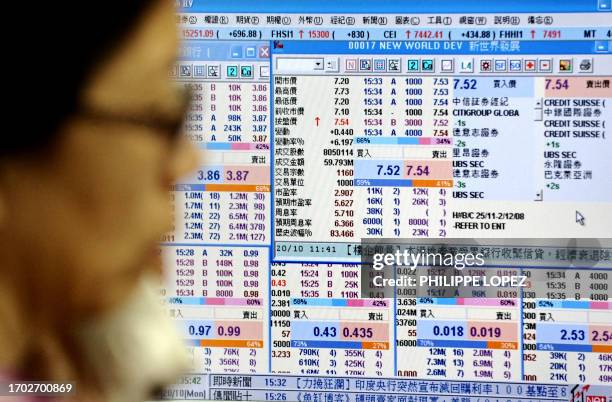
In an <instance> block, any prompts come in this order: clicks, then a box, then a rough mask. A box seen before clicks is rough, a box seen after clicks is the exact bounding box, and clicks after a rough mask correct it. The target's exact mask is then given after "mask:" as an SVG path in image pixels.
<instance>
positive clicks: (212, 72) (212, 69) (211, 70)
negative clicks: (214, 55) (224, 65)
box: [207, 65, 221, 78]
mask: <svg viewBox="0 0 612 402" xmlns="http://www.w3.org/2000/svg"><path fill="white" fill-rule="evenodd" d="M207 73H208V78H219V77H220V76H221V66H220V65H212V66H208V71H207Z"/></svg>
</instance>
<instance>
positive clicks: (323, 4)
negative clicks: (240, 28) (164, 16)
mask: <svg viewBox="0 0 612 402" xmlns="http://www.w3.org/2000/svg"><path fill="white" fill-rule="evenodd" d="M176 2H177V5H179V6H180V10H181V11H182V12H192V13H195V12H198V13H279V14H280V13H311V14H323V13H342V14H361V13H376V14H390V13H395V14H461V13H549V14H550V13H579V12H596V11H610V7H609V4H610V0H535V1H526V0H492V1H482V0H365V1H360V0H333V1H330V0H287V1H281V0H256V1H254V0H232V1H227V0H176Z"/></svg>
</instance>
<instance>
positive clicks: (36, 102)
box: [0, 0, 169, 157]
mask: <svg viewBox="0 0 612 402" xmlns="http://www.w3.org/2000/svg"><path fill="white" fill-rule="evenodd" d="M155 1H160V0H149V1H147V0H102V1H96V2H94V3H93V4H92V5H91V6H90V7H85V3H83V2H76V1H70V0H62V1H41V2H34V3H33V4H32V7H31V9H25V10H24V9H23V7H24V5H23V4H21V5H20V6H19V7H20V10H19V12H18V13H16V14H13V15H12V17H13V18H15V17H24V18H23V19H22V20H20V23H19V24H20V28H18V30H17V31H16V32H15V33H14V39H13V38H11V39H12V40H13V42H14V43H15V44H16V46H18V48H17V49H16V50H15V52H14V53H13V55H12V56H13V57H10V58H9V60H10V64H8V65H10V66H11V67H12V69H13V73H14V76H15V77H16V81H17V83H18V84H19V85H17V86H16V88H15V89H12V90H10V91H7V92H5V93H4V99H5V104H8V105H7V106H8V110H9V111H10V112H9V113H6V109H5V113H6V114H5V113H3V115H4V118H5V124H6V123H7V120H8V119H10V120H11V121H14V122H15V123H16V129H14V131H10V130H9V129H8V128H6V126H5V129H4V132H3V133H1V134H0V157H2V156H6V155H10V154H15V153H22V152H29V151H33V150H36V149H41V148H42V147H45V146H47V145H49V144H50V143H51V142H52V141H53V139H54V137H55V136H56V135H57V131H58V128H59V126H60V125H61V124H62V123H63V122H64V121H65V119H66V118H67V117H69V116H70V115H71V114H73V113H74V112H75V110H76V109H77V107H78V104H77V103H78V98H79V95H80V92H81V90H82V87H83V85H84V84H85V82H86V80H87V78H88V75H89V74H90V72H91V71H92V70H93V68H94V67H95V66H96V64H97V63H99V62H100V61H101V60H102V59H104V57H105V56H106V55H107V54H108V53H110V52H112V50H113V49H114V48H115V47H117V46H119V44H120V42H121V39H122V38H123V37H125V36H126V35H128V34H129V32H130V30H131V29H135V28H136V25H137V24H138V22H139V21H138V20H139V18H140V17H142V16H143V15H144V13H145V11H146V10H147V9H148V8H150V7H151V5H152V4H154V2H155ZM166 1H169V0H166ZM5 60H6V59H5ZM9 85H10V84H9ZM7 115H8V116H7Z"/></svg>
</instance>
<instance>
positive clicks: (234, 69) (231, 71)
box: [226, 66, 238, 78]
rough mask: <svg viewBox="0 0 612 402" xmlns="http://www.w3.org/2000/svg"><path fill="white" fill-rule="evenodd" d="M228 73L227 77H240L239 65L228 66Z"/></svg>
mask: <svg viewBox="0 0 612 402" xmlns="http://www.w3.org/2000/svg"><path fill="white" fill-rule="evenodd" d="M226 75H227V78H236V77H238V66H227V69H226Z"/></svg>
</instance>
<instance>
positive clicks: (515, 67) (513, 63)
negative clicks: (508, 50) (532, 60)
mask: <svg viewBox="0 0 612 402" xmlns="http://www.w3.org/2000/svg"><path fill="white" fill-rule="evenodd" d="M508 69H509V70H510V71H513V72H520V71H523V61H522V60H510V62H508Z"/></svg>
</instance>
